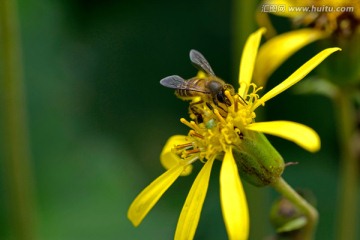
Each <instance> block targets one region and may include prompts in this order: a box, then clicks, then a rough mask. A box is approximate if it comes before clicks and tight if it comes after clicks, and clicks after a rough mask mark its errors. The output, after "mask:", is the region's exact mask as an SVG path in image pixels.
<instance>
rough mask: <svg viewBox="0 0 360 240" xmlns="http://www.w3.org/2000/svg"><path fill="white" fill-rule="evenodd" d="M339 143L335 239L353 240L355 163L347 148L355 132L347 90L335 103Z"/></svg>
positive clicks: (339, 95)
mask: <svg viewBox="0 0 360 240" xmlns="http://www.w3.org/2000/svg"><path fill="white" fill-rule="evenodd" d="M335 112H336V113H337V121H338V123H337V125H338V134H339V144H340V158H341V161H340V163H339V164H340V173H339V178H340V182H339V188H338V191H339V193H338V196H339V199H338V211H339V212H338V215H337V226H338V227H337V231H338V232H337V238H336V239H346V240H353V239H356V236H355V235H356V228H357V226H358V223H357V222H356V216H357V206H358V203H357V201H356V198H357V196H358V194H357V192H358V181H359V178H358V177H359V176H358V171H359V162H358V161H357V159H356V157H355V154H354V153H353V152H352V149H351V139H352V135H353V134H354V132H355V113H354V108H353V106H352V104H351V99H350V96H349V91H346V90H344V89H342V90H340V91H339V94H338V95H337V98H336V101H335Z"/></svg>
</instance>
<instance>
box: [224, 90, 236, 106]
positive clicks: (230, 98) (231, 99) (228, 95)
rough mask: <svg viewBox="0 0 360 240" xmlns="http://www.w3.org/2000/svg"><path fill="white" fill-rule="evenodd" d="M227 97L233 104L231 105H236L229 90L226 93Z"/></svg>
mask: <svg viewBox="0 0 360 240" xmlns="http://www.w3.org/2000/svg"><path fill="white" fill-rule="evenodd" d="M225 96H226V97H227V98H228V99H229V101H230V102H231V105H233V104H234V98H233V96H231V94H230V92H229V91H228V90H226V91H225Z"/></svg>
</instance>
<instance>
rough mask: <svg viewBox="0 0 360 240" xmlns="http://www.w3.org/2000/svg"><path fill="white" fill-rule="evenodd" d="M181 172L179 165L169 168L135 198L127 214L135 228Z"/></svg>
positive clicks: (182, 167)
mask: <svg viewBox="0 0 360 240" xmlns="http://www.w3.org/2000/svg"><path fill="white" fill-rule="evenodd" d="M183 170H184V166H180V165H179V166H175V167H173V168H171V169H170V170H168V171H166V172H165V173H163V174H162V175H161V176H160V177H158V178H157V179H155V180H154V181H153V182H152V183H151V184H150V185H149V186H147V187H146V188H145V189H144V190H143V191H142V192H141V193H140V194H139V195H138V196H137V197H136V198H135V200H134V201H133V202H132V203H131V205H130V207H129V210H128V214H127V217H128V218H129V220H130V221H131V222H132V223H133V224H134V226H135V227H136V226H138V225H139V224H140V223H141V221H142V220H143V219H144V217H145V216H146V214H148V212H149V211H150V210H151V209H152V207H153V206H154V205H155V204H156V203H157V201H158V200H159V199H160V197H161V196H162V195H163V194H164V192H165V191H166V190H167V189H168V188H169V187H170V186H171V184H173V182H174V181H175V180H176V179H177V178H178V177H179V176H180V174H181V173H182V172H183Z"/></svg>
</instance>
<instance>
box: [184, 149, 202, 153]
mask: <svg viewBox="0 0 360 240" xmlns="http://www.w3.org/2000/svg"><path fill="white" fill-rule="evenodd" d="M198 152H200V149H191V150H187V151H186V153H187V154H193V153H198Z"/></svg>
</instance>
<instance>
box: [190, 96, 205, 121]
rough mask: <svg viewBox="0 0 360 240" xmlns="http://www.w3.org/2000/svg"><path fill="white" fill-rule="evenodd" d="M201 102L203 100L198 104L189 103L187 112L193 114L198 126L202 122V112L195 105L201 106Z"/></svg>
mask: <svg viewBox="0 0 360 240" xmlns="http://www.w3.org/2000/svg"><path fill="white" fill-rule="evenodd" d="M203 102H204V101H203V100H200V101H198V102H191V103H190V106H189V111H190V113H192V114H194V116H195V121H196V123H198V124H199V123H202V122H204V119H203V116H202V114H203V111H202V110H201V109H199V108H198V106H196V105H198V104H201V103H203Z"/></svg>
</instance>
